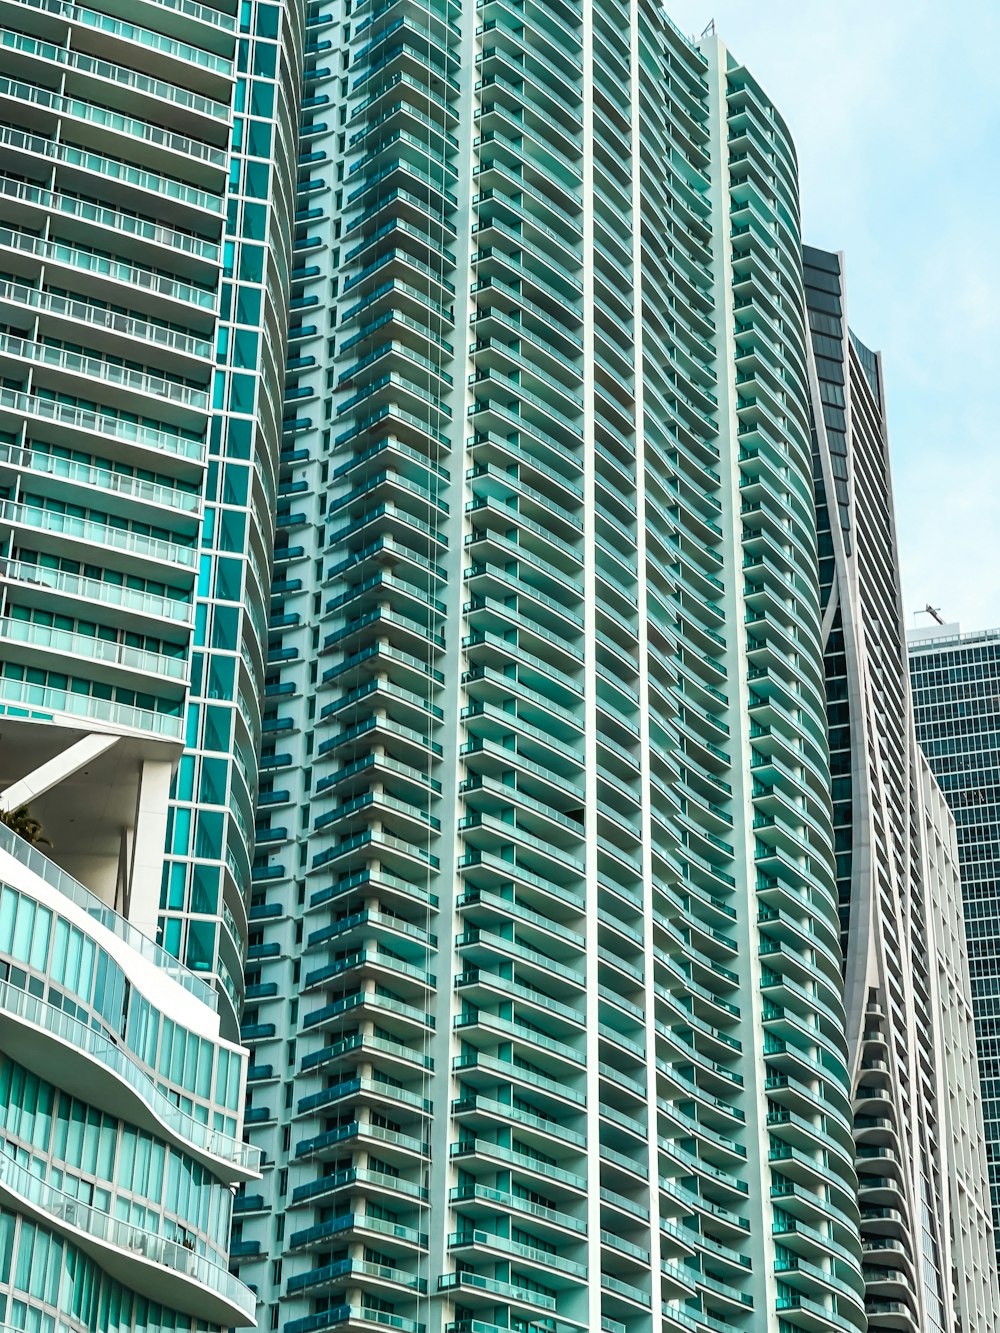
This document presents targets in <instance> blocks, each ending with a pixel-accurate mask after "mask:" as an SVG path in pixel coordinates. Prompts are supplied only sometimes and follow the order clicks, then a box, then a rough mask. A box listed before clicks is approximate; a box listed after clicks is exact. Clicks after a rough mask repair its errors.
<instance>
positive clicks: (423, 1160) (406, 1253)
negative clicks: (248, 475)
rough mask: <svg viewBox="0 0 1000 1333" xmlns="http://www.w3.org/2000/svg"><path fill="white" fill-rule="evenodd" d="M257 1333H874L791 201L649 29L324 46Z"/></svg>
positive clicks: (270, 800)
mask: <svg viewBox="0 0 1000 1333" xmlns="http://www.w3.org/2000/svg"><path fill="white" fill-rule="evenodd" d="M306 31H307V33H308V34H309V41H308V42H307V46H306V57H305V96H304V99H303V119H302V127H301V153H300V172H299V178H298V201H297V208H296V215H295V217H296V227H295V254H296V255H297V256H299V257H300V260H299V262H298V263H297V264H296V267H295V270H294V272H293V300H292V322H291V329H290V352H289V362H288V378H287V383H286V398H285V402H286V411H285V420H284V447H283V450H282V459H281V471H280V474H279V510H278V524H279V536H278V542H277V547H276V552H275V582H274V586H273V595H272V604H271V621H270V626H271V637H270V642H269V652H268V660H269V669H268V675H267V682H266V704H265V716H264V736H265V743H264V751H263V760H262V766H263V771H264V779H263V782H262V787H261V798H260V816H259V822H258V828H257V834H256V847H257V855H256V860H255V864H254V877H253V897H252V903H251V913H250V919H251V934H250V950H249V960H248V972H247V1005H246V1010H245V1014H244V1028H243V1035H244V1037H245V1038H246V1039H247V1040H248V1041H249V1042H250V1043H251V1044H252V1047H253V1057H252V1066H251V1070H250V1086H249V1094H248V1108H247V1121H248V1123H249V1124H250V1125H251V1126H252V1127H253V1130H252V1134H253V1140H254V1142H255V1143H257V1144H259V1145H260V1146H261V1148H262V1149H263V1150H264V1151H265V1153H266V1157H267V1162H268V1166H267V1169H266V1170H265V1173H264V1177H263V1179H262V1181H261V1182H260V1184H259V1185H257V1184H254V1185H251V1186H249V1187H248V1188H247V1189H246V1190H245V1192H244V1194H243V1195H242V1196H241V1198H240V1200H239V1214H238V1215H239V1218H240V1221H239V1222H238V1227H237V1231H236V1233H235V1238H234V1248H233V1256H234V1261H235V1262H237V1263H238V1267H239V1272H240V1275H241V1277H243V1278H244V1279H245V1280H247V1281H249V1282H252V1283H253V1284H254V1285H255V1286H256V1287H257V1289H258V1292H259V1295H260V1298H261V1301H262V1307H261V1320H262V1324H263V1325H264V1326H265V1327H272V1328H280V1329H283V1330H286V1333H308V1331H309V1330H319V1329H324V1328H337V1327H348V1328H357V1329H362V1328H372V1327H376V1326H378V1327H391V1328H394V1329H398V1330H402V1331H403V1333H425V1330H426V1331H430V1330H445V1329H447V1330H449V1331H450V1333H473V1331H474V1330H475V1333H487V1331H488V1333H493V1330H500V1329H521V1330H527V1329H532V1330H534V1329H542V1328H544V1329H546V1330H553V1331H554V1333H572V1330H581V1331H582V1330H597V1329H604V1330H608V1333H626V1331H628V1333H631V1331H632V1330H651V1329H654V1328H655V1329H657V1330H659V1329H684V1330H691V1329H694V1330H697V1329H720V1328H723V1327H724V1328H728V1329H741V1328H742V1329H747V1330H754V1333H757V1331H758V1330H774V1333H777V1331H778V1330H779V1329H780V1330H783V1331H787V1330H792V1329H804V1330H807V1329H808V1330H820V1329H822V1330H826V1329H831V1330H832V1329H837V1330H853V1329H859V1330H860V1329H863V1328H864V1327H865V1319H866V1314H865V1299H864V1284H863V1281H862V1274H861V1250H860V1245H859V1238H858V1225H859V1216H858V1207H857V1177H856V1174H855V1165H854V1159H855V1149H854V1143H853V1138H852V1107H851V1093H852V1083H851V1079H850V1073H849V1069H848V1048H847V1044H846V1042H845V1018H844V1008H843V982H842V976H841V955H840V923H839V920H838V915H837V885H836V868H835V861H834V849H833V825H832V818H831V814H832V811H831V805H830V799H829V789H830V772H829V755H828V748H827V735H826V715H825V698H824V677H823V658H822V639H821V618H820V617H821V611H820V599H819V584H818V578H817V562H816V522H815V510H814V501H813V490H812V467H811V459H810V435H809V392H808V375H807V356H808V352H807V332H806V327H805V323H804V300H803V285H802V266H801V263H802V261H801V250H800V239H799V232H798V183H797V168H796V161H795V154H794V149H793V146H792V144H791V140H790V137H789V135H788V133H787V130H786V128H785V126H784V123H783V122H782V120H781V117H780V115H779V114H778V113H777V111H776V110H775V109H774V107H773V106H772V105H771V104H770V102H769V101H768V99H767V97H766V95H765V94H764V93H763V92H762V90H761V88H760V86H759V85H758V84H757V82H756V81H755V79H754V78H753V76H752V75H751V74H750V73H749V71H748V70H746V69H745V68H744V67H743V66H742V65H741V64H739V62H738V61H737V60H736V59H735V58H734V57H732V56H731V55H730V54H729V53H728V51H727V50H726V49H725V47H724V46H722V45H721V43H719V42H718V41H717V40H716V39H715V38H714V37H713V38H711V39H708V40H706V41H705V42H704V43H703V44H702V45H701V46H700V47H695V46H692V45H691V44H690V43H689V42H688V41H687V40H686V39H685V38H684V37H682V36H681V35H680V34H679V33H678V32H677V31H676V30H675V29H674V28H673V27H672V25H671V24H670V22H669V20H668V19H667V18H666V17H665V15H664V12H663V10H662V9H661V7H660V6H659V5H654V4H652V3H647V2H646V0H637V2H636V3H617V0H599V2H598V3H594V4H588V5H584V6H579V5H577V4H576V3H574V0H550V2H549V0H547V2H546V3H541V2H536V0H529V2H528V3H527V4H525V5H520V6H511V5H508V4H507V3H506V0H483V3H481V4H479V5H478V6H476V7H475V8H474V9H473V8H471V7H467V8H466V9H464V10H463V9H460V8H459V7H458V6H454V5H450V4H447V3H444V4H431V5H421V6H413V5H411V4H410V3H408V0H400V2H398V3H394V4H388V5H373V4H369V3H362V4H360V5H357V4H355V5H353V6H352V5H350V4H348V3H340V2H339V0H310V3H309V4H308V7H307V22H306Z"/></svg>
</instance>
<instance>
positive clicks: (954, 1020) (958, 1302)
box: [919, 751, 1000, 1333]
mask: <svg viewBox="0 0 1000 1333" xmlns="http://www.w3.org/2000/svg"><path fill="white" fill-rule="evenodd" d="M919 759H920V769H921V777H922V782H921V785H922V787H923V802H924V815H925V830H926V834H925V840H924V850H925V854H926V858H927V883H928V886H929V889H930V895H931V902H930V917H931V920H932V921H933V923H934V933H935V943H936V949H935V955H936V962H937V977H936V982H935V986H934V990H935V991H936V998H935V1005H936V1008H937V1011H938V1013H939V1014H940V1023H941V1049H942V1051H943V1054H944V1059H943V1061H942V1062H941V1068H940V1069H939V1071H938V1075H939V1086H940V1088H941V1092H940V1099H941V1103H942V1105H943V1108H944V1117H945V1125H946V1134H945V1139H944V1144H943V1150H944V1151H945V1152H946V1153H947V1163H948V1165H947V1178H948V1228H947V1230H948V1235H949V1237H950V1240H951V1271H952V1282H953V1285H954V1290H955V1328H956V1329H958V1330H960V1331H961V1333H966V1331H967V1330H968V1331H969V1333H972V1330H976V1329H989V1328H992V1327H993V1323H994V1321H995V1319H996V1311H997V1309H998V1308H1000V1294H998V1289H997V1260H996V1253H995V1250H994V1243H993V1210H992V1208H991V1207H990V1195H989V1177H988V1173H987V1162H986V1135H985V1131H984V1126H983V1105H982V1095H981V1092H980V1082H979V1064H978V1060H977V1056H976V1034H975V1022H974V1016H973V1008H972V988H971V983H970V978H969V956H968V947H967V944H966V938H965V918H964V914H963V911H962V881H961V877H960V874H959V859H958V839H957V835H956V829H955V816H954V815H953V814H952V812H951V810H950V809H949V808H948V803H947V802H946V801H945V799H944V794H943V793H942V791H941V788H940V787H939V786H938V784H937V782H936V780H935V778H934V776H933V774H932V773H931V771H930V766H929V764H928V763H927V760H926V758H925V757H924V754H923V752H922V751H921V752H920V756H919Z"/></svg>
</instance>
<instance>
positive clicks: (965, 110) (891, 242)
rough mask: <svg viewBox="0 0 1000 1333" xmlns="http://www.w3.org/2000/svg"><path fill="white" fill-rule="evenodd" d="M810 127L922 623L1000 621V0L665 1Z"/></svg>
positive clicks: (820, 235)
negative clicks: (876, 381) (871, 382)
mask: <svg viewBox="0 0 1000 1333" xmlns="http://www.w3.org/2000/svg"><path fill="white" fill-rule="evenodd" d="M667 10H668V12H669V14H670V16H671V18H673V20H674V22H675V23H677V25H678V27H680V28H681V29H682V30H683V31H684V32H690V33H692V34H696V33H700V32H701V31H702V30H703V29H704V27H705V25H706V24H707V23H708V22H709V21H710V20H711V19H713V18H714V19H715V21H716V26H717V29H718V32H719V34H720V36H721V37H722V38H723V40H724V41H725V42H726V44H727V45H728V46H729V48H730V50H731V51H732V53H733V54H734V56H736V58H737V59H738V60H741V61H743V62H745V63H746V65H747V66H748V67H749V68H750V69H751V70H752V71H753V73H754V75H755V77H756V78H757V79H758V80H759V82H760V83H761V84H762V86H763V87H764V88H765V89H766V90H767V92H768V94H769V95H770V97H771V98H772V100H773V101H774V103H775V105H776V106H777V107H778V108H779V110H780V111H781V113H782V115H783V116H784V117H785V119H786V121H787V122H788V124H789V125H790V127H791V130H792V133H793V135H794V136H795V141H796V145H797V148H798V154H799V167H800V172H801V185H802V216H803V236H804V239H805V240H806V241H808V242H810V243H811V244H813V245H818V246H822V247H825V248H827V249H831V250H843V251H844V252H845V258H846V271H847V284H848V303H849V316H850V320H851V324H852V326H853V327H854V329H855V331H856V332H857V334H858V336H859V337H860V338H861V339H862V340H863V341H864V342H866V343H867V344H868V345H869V346H870V347H874V348H877V349H879V350H880V351H881V352H882V353H883V356H884V363H885V378H886V400H887V405H888V413H889V439H890V445H891V450H892V467H893V480H894V486H895V495H896V517H897V523H898V526H899V537H900V548H901V553H902V571H903V600H904V607H905V609H906V613H907V625H908V626H911V625H913V624H914V623H916V624H927V623H929V622H928V620H927V617H926V616H921V617H919V619H918V620H917V621H916V622H914V620H913V612H914V611H915V610H916V609H918V608H921V607H923V606H924V604H925V603H927V602H930V603H931V604H932V605H933V606H937V607H940V608H941V610H942V615H943V617H944V619H946V620H961V622H962V628H963V629H966V630H971V629H981V628H992V627H995V626H1000V428H998V423H1000V80H998V78H997V73H996V61H997V53H998V52H1000V4H998V3H996V0H965V3H962V4H959V5H956V6H954V7H953V8H952V9H951V10H950V12H951V14H952V15H953V19H952V21H946V18H945V13H946V11H945V8H944V7H943V6H942V5H940V4H939V3H934V4H930V3H924V2H923V0H909V2H907V3H904V0H878V3H875V4H873V3H872V2H871V0H865V2H864V3H861V2H860V0H825V3H820V2H819V0H667Z"/></svg>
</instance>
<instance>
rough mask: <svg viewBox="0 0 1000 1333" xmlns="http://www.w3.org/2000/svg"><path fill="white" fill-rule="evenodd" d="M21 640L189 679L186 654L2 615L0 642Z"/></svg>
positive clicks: (73, 654) (26, 643)
mask: <svg viewBox="0 0 1000 1333" xmlns="http://www.w3.org/2000/svg"><path fill="white" fill-rule="evenodd" d="M4 641H6V642H7V643H20V644H24V645H26V646H28V647H33V648H38V649H41V650H44V651H46V652H56V653H67V654H69V655H70V656H72V657H83V658H87V659H88V660H91V661H95V662H103V663H105V664H106V665H108V666H116V667H121V668H123V670H129V671H141V672H143V673H146V674H149V675H153V676H163V677H165V678H167V679H168V680H175V681H179V682H181V681H186V680H187V675H188V668H189V662H188V659H187V656H186V654H184V655H181V656H178V657H168V656H166V655H165V654H164V653H156V652H147V651H146V650H145V649H143V648H132V647H130V646H129V645H128V644H125V643H119V642H116V641H112V640H108V639H99V638H97V637H95V636H92V635H89V634H78V633H75V632H74V631H72V630H64V629H56V628H54V627H53V626H52V625H41V624H37V623H36V622H35V621H32V620H14V619H12V618H11V617H10V616H3V617H0V642H4Z"/></svg>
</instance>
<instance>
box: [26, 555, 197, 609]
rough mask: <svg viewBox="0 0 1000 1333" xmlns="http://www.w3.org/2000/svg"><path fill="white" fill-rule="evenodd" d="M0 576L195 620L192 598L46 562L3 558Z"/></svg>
mask: <svg viewBox="0 0 1000 1333" xmlns="http://www.w3.org/2000/svg"><path fill="white" fill-rule="evenodd" d="M0 577H3V578H6V579H8V580H9V581H10V582H11V583H19V584H25V585H28V586H31V587H34V588H49V589H51V590H52V591H53V592H56V593H64V594H67V595H68V596H71V597H83V598H86V599H87V600H89V601H95V602H102V603H104V604H105V605H106V606H120V607H123V608H125V609H126V610H129V611H135V612H137V613H138V614H140V615H148V616H155V617H157V618H158V619H163V620H171V621H173V622H175V623H178V624H183V625H190V624H191V623H192V622H193V620H194V602H193V601H181V600H179V599H174V598H171V597H165V596H159V595H158V594H156V593H148V592H140V591H139V590H138V589H135V588H129V587H127V586H126V585H125V584H124V583H107V582H105V581H104V580H103V579H94V578H88V577H86V576H85V575H83V574H67V573H64V572H63V571H61V570H57V569H49V568H48V566H46V565H29V564H25V563H24V562H23V561H19V560H11V561H7V562H6V563H4V562H0Z"/></svg>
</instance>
